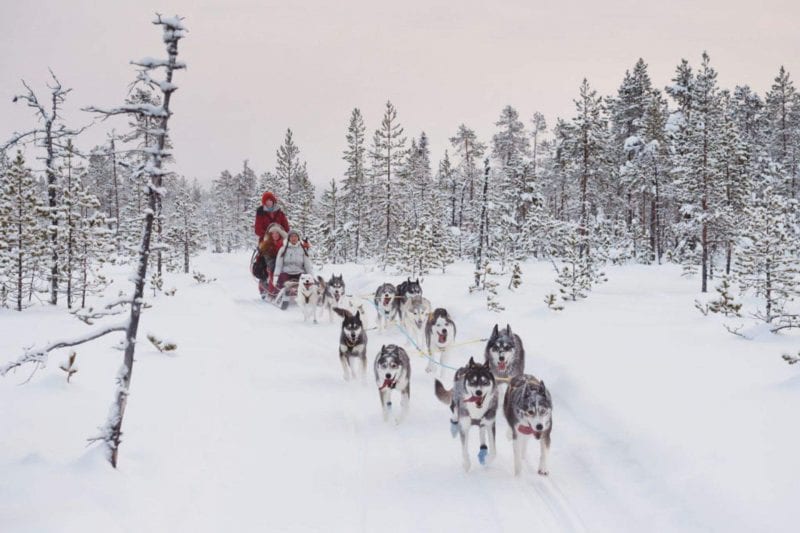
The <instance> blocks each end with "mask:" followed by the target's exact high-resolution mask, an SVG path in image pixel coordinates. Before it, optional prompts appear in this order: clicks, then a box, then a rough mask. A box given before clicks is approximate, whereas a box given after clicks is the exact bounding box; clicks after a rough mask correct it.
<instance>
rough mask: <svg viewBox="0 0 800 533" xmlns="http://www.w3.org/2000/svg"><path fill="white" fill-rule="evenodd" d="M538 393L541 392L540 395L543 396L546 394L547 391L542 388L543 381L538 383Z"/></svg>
mask: <svg viewBox="0 0 800 533" xmlns="http://www.w3.org/2000/svg"><path fill="white" fill-rule="evenodd" d="M539 392H541V393H542V394H545V393H546V392H547V389H546V388H545V386H544V381H540V382H539Z"/></svg>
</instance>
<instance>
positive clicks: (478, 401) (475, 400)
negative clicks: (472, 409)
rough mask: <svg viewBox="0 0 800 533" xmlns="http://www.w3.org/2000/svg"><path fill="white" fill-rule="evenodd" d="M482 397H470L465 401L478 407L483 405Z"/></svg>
mask: <svg viewBox="0 0 800 533" xmlns="http://www.w3.org/2000/svg"><path fill="white" fill-rule="evenodd" d="M483 399H484V397H483V396H471V397H470V398H469V399H468V400H467V401H468V402H472V403H474V404H476V405H477V406H478V407H480V406H481V405H483Z"/></svg>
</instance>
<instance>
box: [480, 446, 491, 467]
mask: <svg viewBox="0 0 800 533" xmlns="http://www.w3.org/2000/svg"><path fill="white" fill-rule="evenodd" d="M487 455H489V448H487V447H486V445H485V444H481V450H480V451H479V452H478V462H480V463H481V464H482V465H483V466H486V456H487Z"/></svg>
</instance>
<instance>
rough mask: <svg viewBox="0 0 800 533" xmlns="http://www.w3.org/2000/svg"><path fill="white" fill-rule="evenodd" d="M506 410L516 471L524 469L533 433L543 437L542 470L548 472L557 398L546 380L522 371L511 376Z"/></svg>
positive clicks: (505, 404) (518, 472) (535, 436)
mask: <svg viewBox="0 0 800 533" xmlns="http://www.w3.org/2000/svg"><path fill="white" fill-rule="evenodd" d="M503 414H505V415H506V420H507V421H508V426H509V428H510V429H509V436H510V437H511V439H512V444H513V445H514V475H516V476H518V475H519V474H520V472H521V471H522V461H523V460H524V459H525V451H526V450H527V447H528V441H529V440H530V438H531V437H533V438H535V439H536V440H538V441H539V448H540V454H539V474H540V475H542V476H546V475H547V474H548V473H549V470H548V469H547V454H548V452H549V451H550V432H551V431H552V430H553V402H552V400H551V399H550V391H548V390H547V389H546V388H545V386H544V382H543V381H539V380H538V379H536V378H535V377H533V376H531V375H528V374H522V375H521V376H516V377H514V378H513V379H512V380H511V383H510V384H509V385H508V391H506V398H505V401H504V402H503Z"/></svg>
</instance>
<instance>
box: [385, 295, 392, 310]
mask: <svg viewBox="0 0 800 533" xmlns="http://www.w3.org/2000/svg"><path fill="white" fill-rule="evenodd" d="M390 303H392V297H391V296H390V295H388V294H387V295H386V296H384V297H383V305H384V307H386V306H388V305H389V304H390Z"/></svg>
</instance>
